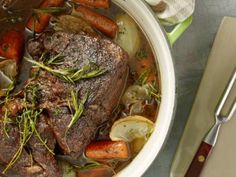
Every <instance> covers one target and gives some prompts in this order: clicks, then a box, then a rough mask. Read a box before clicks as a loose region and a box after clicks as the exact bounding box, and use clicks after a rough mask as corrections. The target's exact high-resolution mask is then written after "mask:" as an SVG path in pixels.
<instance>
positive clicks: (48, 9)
mask: <svg viewBox="0 0 236 177" xmlns="http://www.w3.org/2000/svg"><path fill="white" fill-rule="evenodd" d="M67 10H68V8H67V7H42V8H39V9H33V13H44V14H55V13H63V12H66V11H67Z"/></svg>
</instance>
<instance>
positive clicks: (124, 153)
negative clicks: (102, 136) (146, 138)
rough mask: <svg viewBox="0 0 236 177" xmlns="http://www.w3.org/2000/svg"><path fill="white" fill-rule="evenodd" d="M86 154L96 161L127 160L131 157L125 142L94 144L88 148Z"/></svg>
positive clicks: (100, 142)
mask: <svg viewBox="0 0 236 177" xmlns="http://www.w3.org/2000/svg"><path fill="white" fill-rule="evenodd" d="M85 154H86V156H87V157H88V158H91V159H95V160H106V159H109V160H110V159H118V160H127V159H128V158H129V157H130V152H129V146H128V144H127V143H126V142H124V141H98V142H94V143H92V144H89V145H88V146H87V148H86V150H85Z"/></svg>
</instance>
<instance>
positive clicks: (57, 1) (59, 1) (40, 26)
mask: <svg viewBox="0 0 236 177" xmlns="http://www.w3.org/2000/svg"><path fill="white" fill-rule="evenodd" d="M63 3H64V0H44V1H43V2H42V3H41V4H40V5H39V8H45V7H59V6H62V5H63ZM36 16H37V18H36V17H35V16H34V15H33V16H32V17H30V19H29V20H28V22H27V24H26V27H27V28H28V29H29V30H31V31H35V32H36V33H41V32H43V30H44V29H45V28H46V27H47V25H48V23H49V20H50V17H51V14H49V13H41V12H38V13H37V14H36Z"/></svg>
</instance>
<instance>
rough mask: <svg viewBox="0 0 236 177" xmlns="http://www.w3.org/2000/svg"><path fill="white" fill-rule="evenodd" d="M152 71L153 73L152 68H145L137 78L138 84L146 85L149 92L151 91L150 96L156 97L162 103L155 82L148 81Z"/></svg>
mask: <svg viewBox="0 0 236 177" xmlns="http://www.w3.org/2000/svg"><path fill="white" fill-rule="evenodd" d="M150 73H151V70H150V69H146V70H144V71H143V72H142V73H141V74H140V76H139V78H138V79H137V81H136V84H137V85H140V86H144V87H146V88H147V89H148V93H149V95H150V97H151V98H154V99H155V100H156V101H157V102H158V103H160V101H161V94H160V93H159V91H158V90H157V89H156V87H155V83H147V80H148V77H149V75H150Z"/></svg>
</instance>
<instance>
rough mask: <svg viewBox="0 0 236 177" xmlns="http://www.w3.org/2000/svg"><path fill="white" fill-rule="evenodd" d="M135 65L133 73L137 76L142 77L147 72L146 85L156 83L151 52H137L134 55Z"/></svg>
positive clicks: (142, 50)
mask: <svg viewBox="0 0 236 177" xmlns="http://www.w3.org/2000/svg"><path fill="white" fill-rule="evenodd" d="M135 56H136V59H137V61H136V65H135V71H136V73H137V74H138V75H142V74H143V73H145V72H146V71H149V73H148V77H147V78H146V83H151V82H156V81H157V76H156V73H155V63H154V60H153V55H152V53H151V52H147V51H146V50H144V49H141V50H139V51H138V52H137V53H136V55H135Z"/></svg>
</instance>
